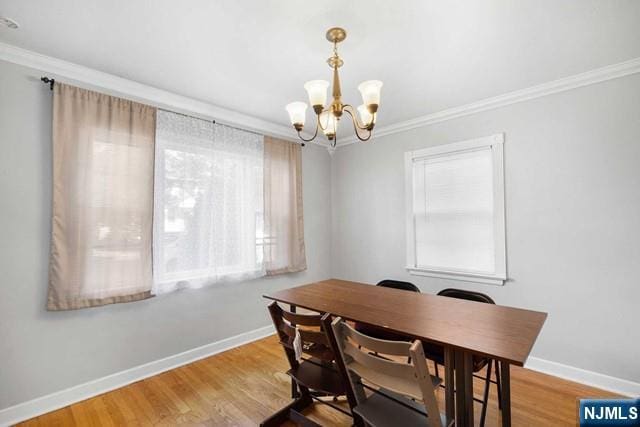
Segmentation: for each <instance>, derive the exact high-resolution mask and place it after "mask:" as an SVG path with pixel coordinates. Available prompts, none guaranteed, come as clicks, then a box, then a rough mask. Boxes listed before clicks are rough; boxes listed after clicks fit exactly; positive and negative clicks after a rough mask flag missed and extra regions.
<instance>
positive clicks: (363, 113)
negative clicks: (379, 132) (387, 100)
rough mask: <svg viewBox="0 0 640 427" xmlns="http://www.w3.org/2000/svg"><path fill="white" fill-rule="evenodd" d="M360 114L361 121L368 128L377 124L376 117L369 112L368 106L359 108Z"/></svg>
mask: <svg viewBox="0 0 640 427" xmlns="http://www.w3.org/2000/svg"><path fill="white" fill-rule="evenodd" d="M358 113H359V114H360V121H361V122H362V124H363V125H365V126H368V125H370V124H371V123H374V124H375V122H376V116H375V115H373V114H371V112H369V109H368V108H367V106H366V105H364V104H362V105H360V106H358Z"/></svg>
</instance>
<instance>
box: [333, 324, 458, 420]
mask: <svg viewBox="0 0 640 427" xmlns="http://www.w3.org/2000/svg"><path fill="white" fill-rule="evenodd" d="M323 322H324V323H325V330H328V329H329V325H330V327H331V332H332V335H331V343H332V345H333V346H334V353H336V355H337V356H338V358H337V362H338V366H339V368H340V370H341V372H342V374H343V376H344V377H345V378H346V379H348V383H349V387H350V391H349V392H350V394H351V395H352V396H353V398H354V399H355V404H354V405H353V407H352V411H353V414H354V419H356V421H360V420H362V421H364V423H366V424H367V425H370V426H375V427H386V426H389V427H395V426H405V427H411V426H429V427H443V426H445V425H446V420H445V417H444V415H442V414H440V412H439V410H438V404H437V401H436V396H435V388H437V386H438V385H439V384H440V379H439V378H437V377H434V376H432V375H430V374H429V367H428V365H427V362H426V359H425V357H424V352H423V350H422V343H421V342H420V341H419V340H416V341H413V342H398V341H387V340H381V339H377V338H374V337H369V336H367V335H364V334H362V333H360V332H358V331H356V330H355V329H354V328H352V327H351V326H349V325H348V324H347V323H346V322H344V321H343V320H342V319H341V318H339V317H338V318H336V319H335V320H333V322H331V323H329V322H330V319H329V317H328V316H325V317H324V318H323ZM371 352H374V353H376V354H380V355H385V357H378V356H376V355H374V354H371ZM409 357H410V360H411V362H405V361H404V360H406V358H409ZM394 358H395V359H399V361H396V360H394ZM365 389H367V390H368V392H365ZM425 409H426V410H425Z"/></svg>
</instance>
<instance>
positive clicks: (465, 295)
mask: <svg viewBox="0 0 640 427" xmlns="http://www.w3.org/2000/svg"><path fill="white" fill-rule="evenodd" d="M438 295H440V296H441V297H449V298H458V299H465V300H468V301H476V302H484V303H487V304H495V301H494V300H492V299H491V297H490V296H489V295H485V294H481V293H480V292H474V291H465V290H463V289H454V288H448V289H443V290H441V291H440V292H438Z"/></svg>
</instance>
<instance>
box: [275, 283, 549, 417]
mask: <svg viewBox="0 0 640 427" xmlns="http://www.w3.org/2000/svg"><path fill="white" fill-rule="evenodd" d="M264 297H265V298H267V299H270V300H275V301H278V302H281V303H285V304H289V305H291V306H292V307H302V308H305V309H309V310H313V311H316V312H319V313H323V314H324V313H330V314H332V315H334V316H340V317H342V318H344V319H346V320H351V321H355V322H359V323H366V324H368V325H372V326H377V327H380V328H385V329H388V330H389V331H392V332H395V333H398V334H402V335H404V336H406V337H407V338H410V339H420V340H422V341H427V342H431V343H435V344H439V345H441V346H443V347H444V349H445V372H446V382H445V408H446V409H445V410H446V416H447V420H448V421H449V422H450V421H451V420H454V419H455V422H456V426H473V359H472V357H473V355H480V356H486V357H489V358H491V359H495V360H497V361H498V362H499V364H500V368H501V375H500V382H501V386H502V393H501V403H502V425H503V426H510V425H511V391H510V373H509V368H510V366H511V365H516V366H523V365H524V363H525V362H526V360H527V357H528V356H529V353H530V352H531V348H532V347H533V344H534V343H535V341H536V338H537V337H538V335H539V333H540V330H541V329H542V325H543V324H544V321H545V319H546V317H547V314H546V313H542V312H539V311H531V310H523V309H520V308H513V307H505V306H500V305H493V304H484V303H479V302H473V301H466V300H460V299H455V298H448V297H442V296H437V295H431V294H424V293H415V292H407V291H403V290H398V289H392V288H385V287H380V286H372V285H368V284H364V283H357V282H350V281H346V280H337V279H330V280H324V281H321V282H315V283H310V284H307V285H303V286H298V287H295V288H290V289H284V290H281V291H277V292H273V293H270V294H267V295H264ZM454 390H455V392H454Z"/></svg>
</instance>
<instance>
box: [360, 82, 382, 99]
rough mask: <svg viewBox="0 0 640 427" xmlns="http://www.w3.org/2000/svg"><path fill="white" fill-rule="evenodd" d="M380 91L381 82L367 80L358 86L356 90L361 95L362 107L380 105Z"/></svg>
mask: <svg viewBox="0 0 640 427" xmlns="http://www.w3.org/2000/svg"><path fill="white" fill-rule="evenodd" d="M380 89H382V82H381V81H380V80H367V81H366V82H362V83H360V84H359V85H358V90H359V91H360V93H361V94H362V102H364V105H371V104H375V105H380Z"/></svg>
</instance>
